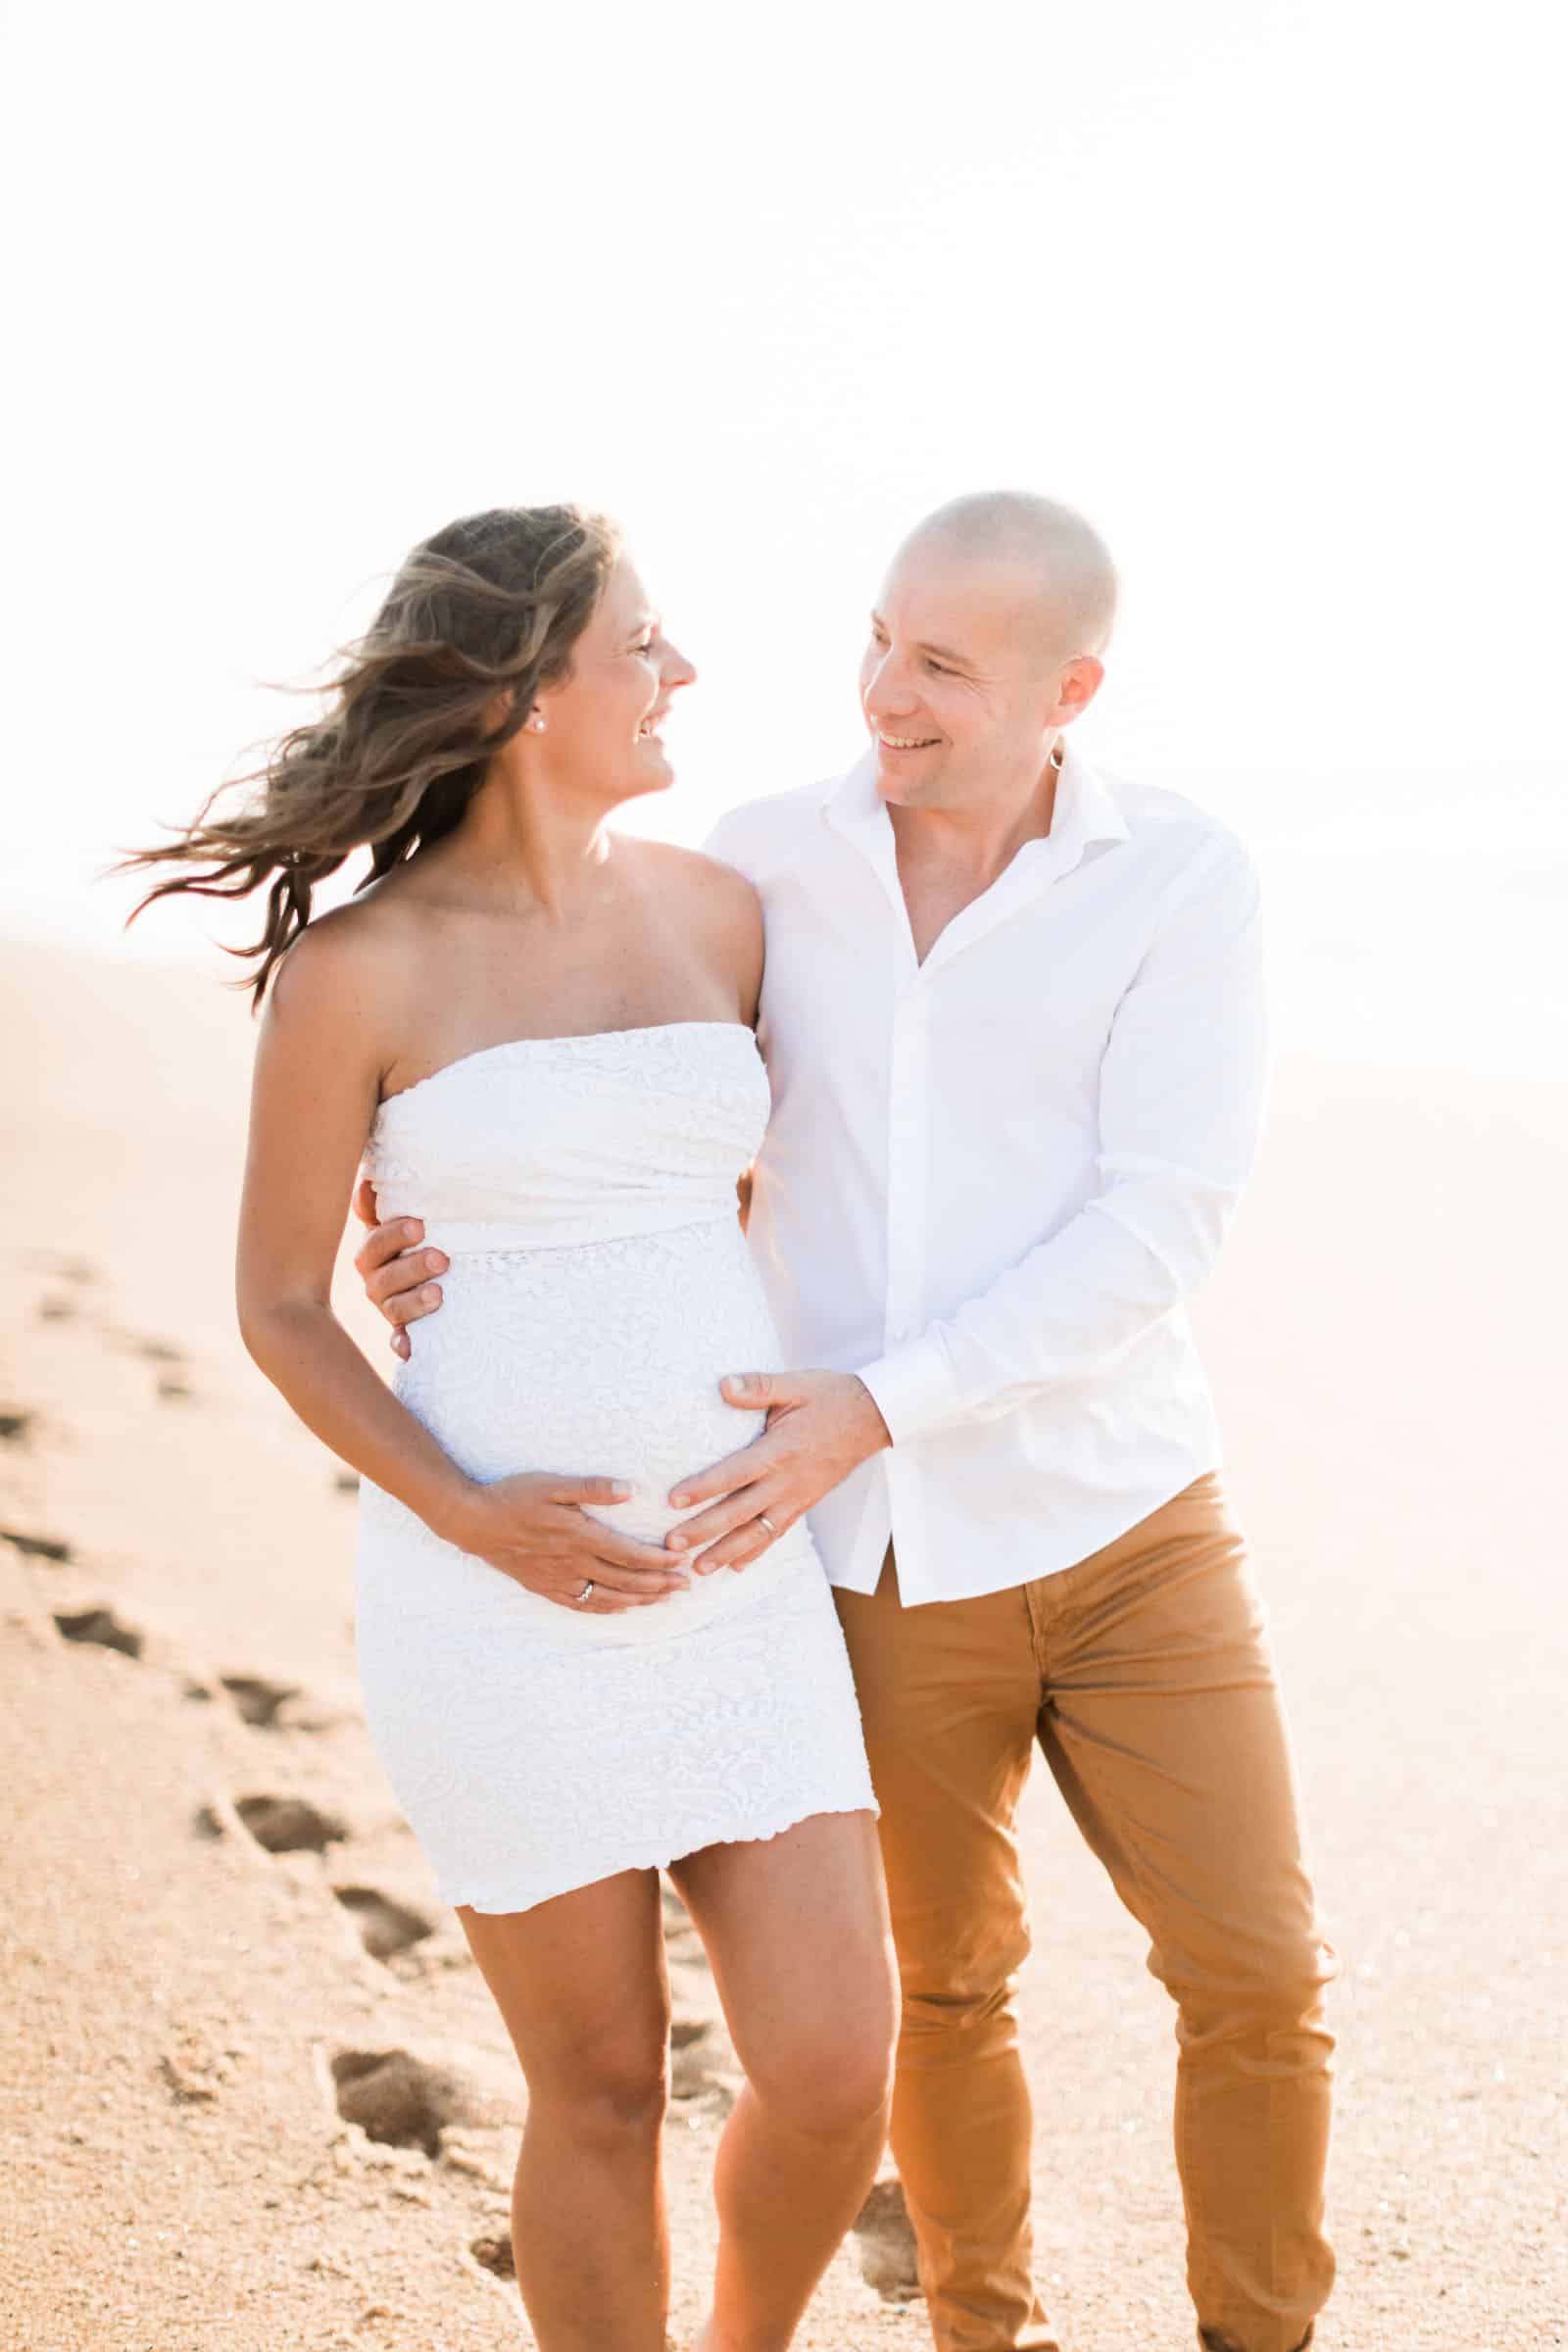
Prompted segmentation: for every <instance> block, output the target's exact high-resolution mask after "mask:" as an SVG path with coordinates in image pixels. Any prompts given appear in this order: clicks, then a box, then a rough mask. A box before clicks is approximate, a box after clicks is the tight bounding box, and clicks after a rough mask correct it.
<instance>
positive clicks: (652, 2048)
mask: <svg viewBox="0 0 1568 2352" xmlns="http://www.w3.org/2000/svg"><path fill="white" fill-rule="evenodd" d="M668 2055H669V2053H668V2044H667V2041H666V2038H665V2035H664V2034H662V2033H660V2034H654V2033H652V2032H649V2031H647V2030H640V2031H627V2030H625V2029H622V2030H620V2031H619V2032H616V2031H614V2030H613V2029H610V2030H603V2031H601V2032H599V2033H596V2034H593V2035H592V2036H591V2037H588V2036H584V2037H582V2038H580V2039H577V2040H574V2041H572V2042H571V2043H569V2044H567V2045H564V2046H563V2047H562V2048H560V2049H558V2050H556V2051H554V2052H553V2053H552V2054H551V2057H550V2059H549V2060H548V2062H545V2063H536V2064H535V2066H534V2067H533V2068H532V2069H531V2070H530V2071H529V2074H528V2096H529V2101H530V2103H531V2104H533V2105H535V2106H539V2107H548V2108H549V2110H550V2111H551V2113H552V2114H553V2115H554V2116H556V2117H557V2118H558V2119H559V2120H560V2121H562V2122H564V2124H565V2125H566V2126H567V2128H568V2129H569V2130H570V2131H572V2133H573V2135H574V2136H575V2137H578V2138H580V2139H582V2140H584V2141H591V2142H593V2143H595V2144H598V2145H603V2146H609V2145H613V2144H615V2143H617V2142H624V2141H627V2140H637V2139H643V2138H647V2137H650V2136H655V2137H657V2135H658V2133H659V2131H660V2129H661V2127H662V2124H663V2120H664V2111H665V2108H666V2107H667V2105H668V2102H669V2065H668Z"/></svg>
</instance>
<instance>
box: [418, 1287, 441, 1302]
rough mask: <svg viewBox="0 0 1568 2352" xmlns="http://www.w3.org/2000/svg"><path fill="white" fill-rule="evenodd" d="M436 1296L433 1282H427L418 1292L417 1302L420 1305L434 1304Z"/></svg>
mask: <svg viewBox="0 0 1568 2352" xmlns="http://www.w3.org/2000/svg"><path fill="white" fill-rule="evenodd" d="M437 1296H438V1294H437V1291H436V1287H435V1284H434V1283H433V1282H427V1283H426V1284H425V1286H424V1288H423V1290H422V1291H421V1292H420V1293H419V1303H420V1305H421V1306H434V1304H435V1302H436V1298H437Z"/></svg>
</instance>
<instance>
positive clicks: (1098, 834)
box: [822, 738, 1130, 879]
mask: <svg viewBox="0 0 1568 2352" xmlns="http://www.w3.org/2000/svg"><path fill="white" fill-rule="evenodd" d="M822 814H823V816H824V817H825V819H826V820H827V822H828V823H829V824H830V825H832V826H833V827H834V829H835V830H836V831H837V832H840V833H843V834H846V835H848V836H849V837H850V838H851V839H855V838H857V837H858V838H861V839H863V838H864V836H865V835H866V834H868V833H869V834H871V835H878V834H885V835H886V836H887V838H888V840H889V842H890V843H891V840H892V836H893V826H892V822H891V820H890V818H889V816H888V812H887V809H886V807H885V806H884V804H883V801H882V796H881V794H880V793H879V792H878V791H877V788H876V756H875V754H874V753H872V752H863V753H862V754H861V756H860V758H859V759H858V760H857V761H856V762H855V765H854V766H853V767H851V768H848V769H846V771H845V773H844V774H843V775H842V776H841V777H840V778H839V780H838V782H837V784H836V785H834V786H833V788H832V789H831V790H830V792H829V793H828V795H827V798H826V800H825V801H824V802H823V805H822ZM1129 838H1130V834H1129V828H1128V824H1127V820H1126V818H1125V817H1124V816H1123V815H1122V812H1121V810H1120V809H1119V808H1118V807H1117V805H1116V801H1115V798H1114V796H1113V794H1112V792H1111V790H1110V787H1109V785H1108V784H1107V783H1106V782H1105V780H1104V778H1103V776H1102V775H1101V774H1100V772H1099V770H1098V769H1097V768H1095V767H1094V766H1092V765H1091V763H1090V762H1089V761H1088V760H1086V759H1085V758H1084V757H1083V754H1082V753H1081V752H1079V751H1078V750H1077V749H1076V748H1075V747H1074V745H1073V743H1072V742H1071V740H1070V738H1066V739H1063V742H1062V748H1061V773H1060V775H1059V776H1058V777H1057V779H1056V804H1055V807H1054V809H1053V810H1052V815H1051V831H1050V832H1049V833H1048V834H1047V835H1046V836H1045V837H1044V838H1043V839H1042V840H1039V841H1028V842H1025V844H1024V846H1023V848H1022V849H1021V850H1020V851H1019V853H1018V855H1017V857H1016V858H1014V859H1013V861H1012V868H1010V869H1009V870H1014V869H1017V868H1019V867H1020V866H1024V865H1026V864H1031V865H1033V864H1038V865H1040V866H1042V867H1044V868H1045V869H1046V871H1047V872H1048V873H1049V874H1050V876H1051V877H1052V878H1053V879H1054V878H1055V877H1056V876H1058V875H1060V874H1066V873H1070V872H1071V871H1072V868H1073V867H1074V866H1075V865H1077V864H1078V862H1079V860H1080V859H1081V858H1082V857H1083V854H1084V852H1085V851H1086V850H1087V849H1089V848H1090V847H1091V846H1092V845H1093V844H1094V843H1096V842H1102V841H1126V840H1128V839H1129Z"/></svg>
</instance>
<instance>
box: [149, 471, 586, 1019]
mask: <svg viewBox="0 0 1568 2352" xmlns="http://www.w3.org/2000/svg"><path fill="white" fill-rule="evenodd" d="M618 551H619V543H618V538H617V535H616V532H615V529H614V526H613V524H612V523H610V522H609V521H607V520H606V518H605V517H604V516H603V515H594V514H590V513H588V512H587V511H585V510H584V509H582V508H580V507H564V506H562V507H493V508H491V509H489V510H488V511H487V512H486V513H484V514H482V515H466V516H465V517H464V518H463V519H462V520H461V521H458V522H452V523H449V524H448V525H447V527H446V529H445V530H441V531H437V532H436V533H435V535H434V537H433V538H430V539H425V540H422V541H421V542H420V544H419V545H418V546H417V548H415V550H414V551H413V553H412V554H411V555H410V557H409V558H408V561H407V562H406V563H405V564H403V565H402V567H401V568H400V570H399V572H398V574H397V577H396V579H395V580H394V581H393V584H392V586H391V588H390V590H389V591H388V593H387V597H386V601H385V602H384V604H383V605H382V607H381V610H380V612H379V613H377V614H376V617H375V619H374V621H373V622H372V623H371V625H370V627H369V629H368V632H367V633H366V635H365V636H364V637H363V638H361V640H360V641H359V643H358V644H357V645H355V646H352V647H350V648H349V650H348V651H347V653H346V654H345V655H344V657H343V664H344V665H343V667H342V669H341V670H340V671H339V672H338V674H337V676H336V677H335V678H334V679H333V681H332V683H331V686H330V688H329V701H328V705H327V709H326V711H325V712H324V714H323V715H322V716H321V717H320V718H319V719H316V720H313V721H311V722H309V723H308V724H306V725H304V726H299V727H295V728H293V729H292V730H291V731H290V732H289V733H288V734H287V735H285V736H283V737H282V739H281V740H280V741H279V742H278V743H277V744H276V745H275V746H274V747H273V749H272V751H271V752H270V755H269V757H268V759H267V760H266V762H265V764H264V765H263V766H261V767H259V768H256V769H253V770H252V771H251V772H250V773H249V774H247V775H243V776H236V777H234V778H233V779H232V780H231V781H230V782H228V783H225V784H221V785H220V786H219V788H218V790H217V791H216V792H214V793H213V794H212V795H211V796H210V797H209V799H208V800H207V802H206V803H205V805H204V806H203V808H202V809H201V811H200V813H199V814H198V815H197V816H196V818H195V819H194V821H193V822H192V823H191V824H189V825H187V826H185V827H184V828H183V829H182V830H179V831H177V832H176V835H175V838H174V839H173V840H172V842H170V843H168V844H166V845H165V846H164V847H163V848H161V849H149V850H134V851H131V852H130V853H129V854H128V855H127V856H126V857H125V858H123V859H122V860H121V862H120V864H119V865H118V866H117V867H116V869H115V870H116V871H117V872H120V873H123V872H127V871H133V870H135V869H137V868H141V867H147V866H158V865H170V864H173V865H179V866H187V865H188V866H196V867H199V868H202V869H204V870H201V871H198V872H194V873H176V874H172V875H171V876H170V877H169V878H168V879H167V880H165V881H162V882H159V883H157V884H155V886H154V887H153V888H152V889H151V890H150V891H149V892H148V893H147V896H146V897H145V898H144V899H142V900H141V901H140V902H139V903H138V904H137V906H136V907H133V908H132V910H131V914H130V916H129V918H128V919H129V920H130V921H132V922H134V920H135V918H136V916H137V915H138V914H140V913H141V911H142V908H143V907H149V906H151V904H152V902H153V901H154V900H155V899H162V898H167V897H169V896H171V895H172V893H175V892H179V891H191V892H193V893H194V894H195V895H196V896H197V897H199V898H208V899H244V898H248V897H249V896H250V894H251V893H252V891H254V890H259V889H260V888H261V887H262V885H263V884H264V883H267V882H269V880H270V888H269V890H268V894H267V920H266V924H265V926H264V928H263V931H262V935H261V937H260V938H259V939H258V940H256V941H255V942H254V943H253V944H252V945H251V946H250V947H248V948H236V949H233V950H231V951H230V952H231V953H232V954H234V955H237V956H244V957H247V958H259V959H260V960H259V962H258V964H257V968H256V969H255V971H254V972H252V973H251V974H250V975H249V979H248V982H247V985H248V986H249V987H250V989H251V993H252V1003H253V1005H260V1003H261V1001H262V998H263V997H264V995H265V994H266V991H267V984H268V981H269V980H270V977H271V974H272V971H273V968H274V966H275V965H276V963H277V960H278V958H279V956H282V955H283V954H284V953H285V952H286V951H287V949H288V948H289V947H290V945H291V944H292V943H293V941H294V940H295V939H296V938H297V937H298V936H299V934H300V932H301V931H303V930H304V928H305V926H306V924H307V923H308V922H309V921H310V919H311V897H312V893H313V891H314V890H315V888H316V885H317V884H318V883H319V882H320V881H322V880H323V879H324V878H325V877H326V875H328V874H332V873H335V872H336V871H337V869H338V867H339V866H340V865H341V864H342V863H343V861H344V859H345V858H348V857H350V856H351V855H352V854H353V852H354V851H355V850H358V849H364V848H366V847H368V849H369V851H370V872H369V873H368V875H367V876H366V881H367V882H368V881H373V880H374V879H375V877H376V876H377V875H379V874H384V873H386V872H388V871H389V870H390V868H391V867H393V866H395V865H397V864H399V863H400V862H401V861H402V860H403V859H404V858H412V857H413V856H414V854H415V852H416V851H417V850H419V849H422V848H425V847H426V846H428V844H429V843H431V842H434V841H439V840H440V839H441V837H442V835H443V834H446V833H450V832H451V831H452V830H453V828H454V827H455V826H456V825H457V824H458V823H460V821H461V820H462V818H463V816H464V814H465V812H466V809H467V806H468V803H469V802H470V801H471V800H472V798H473V795H474V793H475V792H476V791H477V789H478V787H479V785H480V783H481V782H482V780H483V777H484V773H485V769H486V767H487V765H488V763H489V761H490V760H492V759H493V758H494V756H495V754H496V753H497V752H498V751H499V750H500V749H501V747H502V745H503V744H505V743H507V742H509V741H510V740H511V738H512V737H513V736H514V735H515V734H516V732H517V730H518V728H519V727H521V726H522V725H523V724H524V722H525V721H526V719H527V716H528V711H529V707H530V705H531V703H532V701H533V698H534V696H535V695H536V694H537V693H538V691H539V689H540V688H541V687H542V686H550V685H554V684H556V683H557V682H558V681H559V680H560V679H562V678H564V676H566V675H567V673H568V671H569V669H570V666H571V649H572V647H573V645H575V643H576V641H577V639H578V637H579V636H580V635H581V634H582V631H583V629H584V628H585V627H586V625H587V623H588V620H589V618H590V616H591V615H592V613H593V611H594V607H595V606H596V605H597V604H598V602H599V599H600V596H601V595H602V594H603V592H604V586H605V582H606V580H607V579H608V577H609V575H610V572H611V569H612V567H613V564H614V562H615V558H616V555H617V553H618ZM503 690H505V691H507V692H508V693H509V695H510V702H509V705H508V708H507V712H506V716H505V718H504V719H503V720H502V723H501V724H500V725H499V726H497V727H490V728H487V726H486V713H487V712H488V711H491V708H492V706H493V704H494V702H495V698H496V696H497V694H498V693H499V692H501V691H503ZM246 792H249V793H250V795H251V798H250V800H249V802H248V803H247V804H242V805H240V806H237V807H230V806H229V805H228V804H229V798H230V796H231V795H242V794H245V793H246ZM360 887H361V888H362V889H363V888H364V887H365V885H364V883H362V884H361V885H360Z"/></svg>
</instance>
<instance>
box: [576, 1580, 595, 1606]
mask: <svg viewBox="0 0 1568 2352" xmlns="http://www.w3.org/2000/svg"><path fill="white" fill-rule="evenodd" d="M593 1589H594V1580H593V1578H592V1577H590V1578H589V1579H588V1582H587V1583H586V1584H585V1585H584V1587H583V1589H582V1591H581V1592H580V1593H578V1595H577V1606H578V1608H579V1609H580V1608H581V1607H582V1604H583V1602H584V1601H585V1600H587V1599H589V1598H590V1597H591V1595H592V1593H593Z"/></svg>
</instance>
